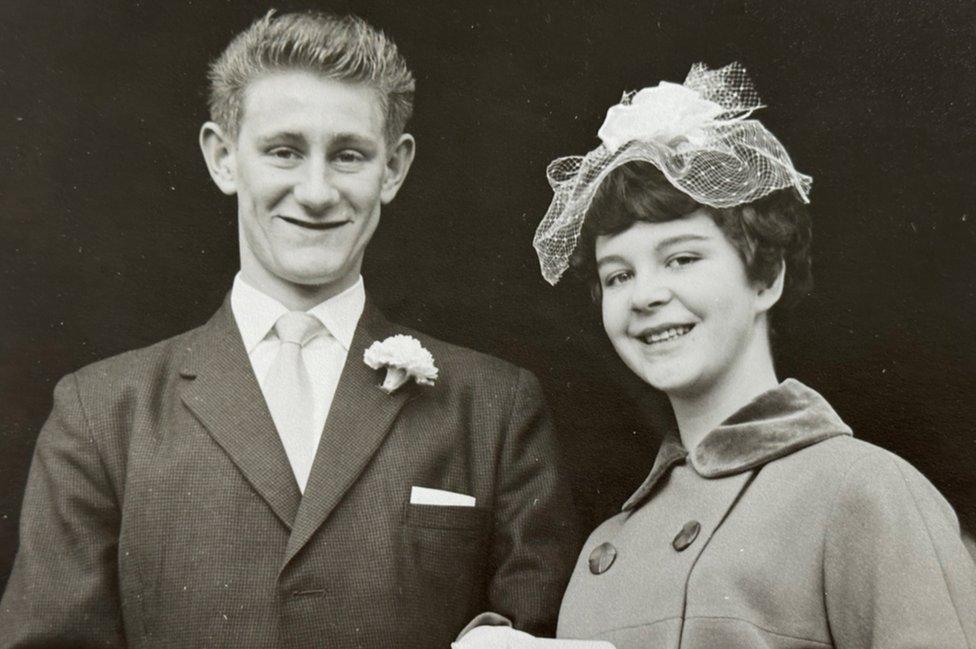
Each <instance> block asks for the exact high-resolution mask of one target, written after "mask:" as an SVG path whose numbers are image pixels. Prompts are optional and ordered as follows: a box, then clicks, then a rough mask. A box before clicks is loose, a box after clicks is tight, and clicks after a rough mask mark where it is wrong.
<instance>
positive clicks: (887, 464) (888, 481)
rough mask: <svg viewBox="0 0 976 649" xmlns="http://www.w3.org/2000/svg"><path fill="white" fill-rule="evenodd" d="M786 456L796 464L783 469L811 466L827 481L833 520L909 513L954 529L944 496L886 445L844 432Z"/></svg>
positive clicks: (925, 523)
mask: <svg viewBox="0 0 976 649" xmlns="http://www.w3.org/2000/svg"><path fill="white" fill-rule="evenodd" d="M784 459H785V458H784ZM790 460H791V461H790V462H788V464H796V465H797V466H796V467H784V469H787V470H790V469H792V470H794V471H797V470H804V469H805V470H806V471H812V472H813V473H815V474H816V478H817V479H818V480H823V481H824V484H830V485H831V491H832V492H833V493H832V494H831V496H832V497H831V498H830V500H831V501H832V502H831V509H832V516H833V518H834V519H835V521H836V520H838V519H840V520H844V519H853V520H858V521H860V522H861V523H865V524H869V523H871V522H875V523H880V522H881V519H885V518H889V519H890V518H896V519H902V520H908V519H911V520H913V521H915V522H917V523H920V524H922V525H923V526H924V527H927V528H929V529H932V528H941V529H942V530H943V531H945V532H950V533H952V532H954V534H955V535H958V534H959V532H958V530H959V523H958V519H957V518H956V514H955V511H954V510H953V509H952V506H951V505H950V504H949V502H948V501H947V500H946V499H945V498H944V497H943V496H942V494H941V493H939V491H938V489H936V488H935V486H934V485H933V484H932V483H931V482H930V481H929V479H928V478H926V477H925V475H923V474H922V472H921V471H919V470H918V469H916V468H915V467H914V466H912V465H911V463H909V462H908V461H906V460H905V459H903V458H901V457H899V456H898V455H896V454H895V453H892V452H891V451H888V450H886V449H883V448H881V447H879V446H876V445H874V444H871V443H869V442H865V441H863V440H860V439H857V438H854V437H851V436H849V435H843V436H838V437H834V438H831V439H828V440H825V441H823V442H821V443H819V444H815V445H813V446H810V447H808V448H805V449H803V450H801V451H799V452H797V453H795V454H794V457H791V458H790ZM799 467H803V469H800V468H799Z"/></svg>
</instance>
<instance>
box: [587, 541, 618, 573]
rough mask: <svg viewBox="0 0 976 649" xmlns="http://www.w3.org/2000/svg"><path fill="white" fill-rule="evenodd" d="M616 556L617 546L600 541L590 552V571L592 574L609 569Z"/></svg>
mask: <svg viewBox="0 0 976 649" xmlns="http://www.w3.org/2000/svg"><path fill="white" fill-rule="evenodd" d="M616 558H617V548H615V547H613V546H612V545H611V544H609V543H601V544H600V545H598V546H596V547H595V548H593V552H590V572H592V573H593V574H594V575H602V574H603V573H605V572H606V571H607V570H609V569H610V566H612V565H613V560H614V559H616Z"/></svg>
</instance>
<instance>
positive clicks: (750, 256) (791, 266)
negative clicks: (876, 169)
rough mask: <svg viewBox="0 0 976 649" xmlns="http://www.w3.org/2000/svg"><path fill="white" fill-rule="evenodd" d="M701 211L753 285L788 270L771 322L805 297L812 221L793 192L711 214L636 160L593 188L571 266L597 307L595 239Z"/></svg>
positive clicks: (809, 278)
mask: <svg viewBox="0 0 976 649" xmlns="http://www.w3.org/2000/svg"><path fill="white" fill-rule="evenodd" d="M698 209H704V210H705V211H706V212H707V213H708V215H709V216H711V217H712V220H713V221H715V224H716V225H717V226H718V227H719V229H721V230H722V233H723V234H725V237H726V239H728V240H729V242H730V243H731V244H732V245H733V246H734V247H735V249H736V250H737V251H738V252H739V256H740V257H741V258H742V261H743V263H744V264H745V267H746V275H747V277H748V278H749V279H750V280H752V281H754V282H762V283H763V284H766V285H767V286H768V285H770V284H772V283H773V281H775V279H776V276H777V275H778V274H779V271H780V268H781V264H782V263H783V262H785V263H786V276H785V278H784V283H783V295H782V297H780V300H779V302H777V303H776V306H774V307H773V309H772V311H771V312H770V317H771V318H775V315H776V314H777V313H780V312H782V311H784V310H786V309H789V308H790V307H791V306H793V305H794V304H796V302H798V301H799V300H800V299H801V298H802V297H803V296H804V295H806V294H807V293H809V292H810V289H811V288H812V287H813V276H812V274H811V272H810V265H811V264H810V238H811V232H810V215H809V213H808V211H807V207H806V205H805V204H804V203H802V202H801V201H800V200H799V198H798V197H797V195H796V192H795V191H794V190H792V189H780V190H777V191H775V192H773V193H771V194H768V195H767V196H764V197H763V198H760V199H759V200H756V201H753V202H751V203H746V204H744V205H737V206H735V207H727V208H715V207H710V206H708V205H702V204H701V203H698V202H697V201H695V200H694V199H692V198H691V197H690V196H688V195H687V194H685V193H684V192H681V191H679V190H678V189H675V187H674V186H673V185H672V184H671V183H670V182H668V180H667V178H665V177H664V174H662V173H661V171H660V170H658V168H657V167H655V166H654V165H652V164H651V163H649V162H643V161H640V160H634V161H631V162H627V163H625V164H622V165H620V166H619V167H617V168H616V169H614V170H613V171H611V172H610V173H609V174H607V177H606V178H605V179H604V180H603V182H602V183H601V184H600V187H598V188H597V190H596V193H595V194H594V196H593V202H592V203H591V205H590V209H589V210H588V212H587V215H586V220H585V221H584V223H583V230H582V232H581V234H580V239H579V243H577V245H576V250H575V251H574V252H573V256H572V258H571V259H570V265H571V266H572V268H573V269H574V270H575V271H576V273H578V274H579V275H580V276H581V277H582V278H583V279H584V280H585V281H586V282H587V283H588V284H589V285H590V287H591V292H592V295H593V299H594V301H596V302H599V300H600V297H601V295H602V290H601V287H600V281H599V279H598V277H597V271H596V258H595V255H596V238H597V237H598V236H601V235H606V234H617V233H620V232H623V231H624V230H626V229H627V228H629V227H630V226H632V225H633V224H634V223H636V222H638V221H648V222H651V223H661V222H664V221H673V220H675V219H679V218H681V217H683V216H686V215H688V214H690V213H691V212H694V211H695V210H698Z"/></svg>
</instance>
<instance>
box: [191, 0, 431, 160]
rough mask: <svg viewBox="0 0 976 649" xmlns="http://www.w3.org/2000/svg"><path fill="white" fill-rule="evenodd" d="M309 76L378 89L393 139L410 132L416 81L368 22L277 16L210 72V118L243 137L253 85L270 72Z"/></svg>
mask: <svg viewBox="0 0 976 649" xmlns="http://www.w3.org/2000/svg"><path fill="white" fill-rule="evenodd" d="M285 70H305V71H308V72H312V73H314V74H321V75H324V76H326V77H328V78H330V79H337V80H341V81H348V82H353V83H362V84H365V85H368V86H371V87H372V88H375V89H376V90H377V91H378V94H379V96H380V101H381V104H382V108H383V112H384V113H385V125H384V128H385V132H386V138H387V141H388V142H390V143H393V142H396V140H397V139H398V138H399V137H400V135H401V134H402V133H403V130H404V128H405V127H406V124H407V120H408V119H409V118H410V114H411V112H412V111H413V95H414V89H415V87H416V83H415V81H414V77H413V73H412V72H411V71H410V69H409V68H408V67H407V62H406V61H405V60H404V59H403V57H402V56H401V55H400V53H399V52H398V51H397V47H396V45H395V44H394V43H393V41H392V40H390V39H389V38H387V36H386V35H385V34H384V33H383V32H382V31H380V30H378V29H375V28H374V27H372V26H371V25H370V24H369V23H367V22H366V21H365V20H363V19H362V18H358V17H356V16H337V15H333V14H328V13H323V12H314V11H310V12H302V13H288V14H277V15H276V14H275V12H274V10H272V11H269V12H268V13H267V14H265V16H264V17H263V18H259V19H258V20H256V21H254V23H253V24H252V25H251V26H250V27H248V28H247V29H246V30H245V31H243V32H241V33H240V34H238V35H237V37H236V38H234V40H233V41H231V43H230V45H228V46H227V49H225V50H224V52H223V54H221V55H220V58H218V59H217V60H216V61H214V62H213V63H212V64H211V66H210V73H209V78H210V102H209V104H210V118H211V119H212V120H213V121H215V122H217V124H218V125H220V128H221V129H222V130H223V131H224V132H225V133H226V134H227V135H228V136H229V137H231V138H236V137H237V135H238V128H239V127H240V123H241V117H242V111H243V107H244V93H245V91H246V89H247V86H248V84H249V83H250V82H251V81H253V80H254V79H256V78H257V77H259V76H261V75H263V74H267V73H269V72H278V71H285Z"/></svg>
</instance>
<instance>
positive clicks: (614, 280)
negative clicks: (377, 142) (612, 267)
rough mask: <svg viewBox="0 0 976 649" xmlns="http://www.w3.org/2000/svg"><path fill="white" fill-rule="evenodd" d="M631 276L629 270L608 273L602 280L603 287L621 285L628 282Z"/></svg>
mask: <svg viewBox="0 0 976 649" xmlns="http://www.w3.org/2000/svg"><path fill="white" fill-rule="evenodd" d="M632 275H633V274H632V273H631V272H630V271H629V270H621V271H618V272H616V273H610V274H609V275H607V276H606V279H604V280H603V285H604V286H606V287H610V286H616V285H618V284H622V283H623V282H626V281H627V280H629V279H630V278H631V277H632Z"/></svg>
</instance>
